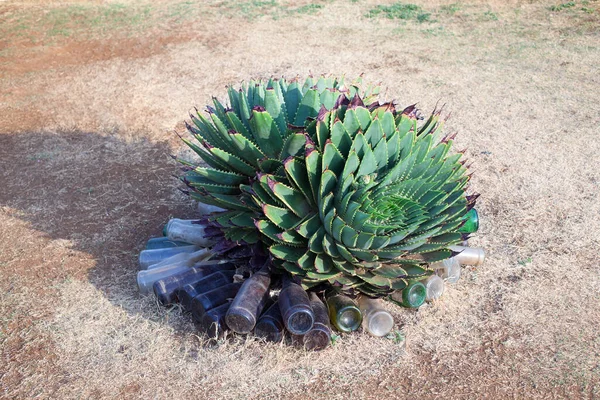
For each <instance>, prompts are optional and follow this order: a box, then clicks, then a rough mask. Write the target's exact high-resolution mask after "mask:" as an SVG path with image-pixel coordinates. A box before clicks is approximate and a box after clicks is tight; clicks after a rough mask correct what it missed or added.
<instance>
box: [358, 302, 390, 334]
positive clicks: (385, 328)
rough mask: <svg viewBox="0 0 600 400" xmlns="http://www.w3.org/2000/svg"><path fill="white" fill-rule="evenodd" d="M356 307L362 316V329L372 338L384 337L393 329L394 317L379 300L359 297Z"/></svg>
mask: <svg viewBox="0 0 600 400" xmlns="http://www.w3.org/2000/svg"><path fill="white" fill-rule="evenodd" d="M358 307H359V308H360V311H361V312H362V315H363V327H364V328H365V329H366V330H367V332H369V333H370V334H371V335H373V336H385V335H387V334H388V333H390V332H391V330H392V328H393V327H394V317H392V314H390V313H389V312H387V311H386V310H385V309H384V308H383V305H382V304H381V300H380V299H373V298H370V297H368V296H364V295H361V296H360V297H359V298H358Z"/></svg>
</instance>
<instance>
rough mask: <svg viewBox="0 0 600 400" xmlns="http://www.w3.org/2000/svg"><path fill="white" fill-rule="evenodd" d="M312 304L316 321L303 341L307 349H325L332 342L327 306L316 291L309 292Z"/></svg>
mask: <svg viewBox="0 0 600 400" xmlns="http://www.w3.org/2000/svg"><path fill="white" fill-rule="evenodd" d="M309 298H310V306H311V307H312V310H313V312H314V313H315V323H314V324H313V327H312V328H311V330H310V331H308V332H306V334H305V335H304V337H303V339H302V342H303V344H304V348H305V349H306V350H314V351H318V350H323V349H324V348H326V347H327V346H329V344H330V343H331V325H330V324H329V313H328V311H327V306H325V304H323V302H322V301H321V300H320V299H319V297H318V296H317V294H316V293H314V292H311V293H310V294H309Z"/></svg>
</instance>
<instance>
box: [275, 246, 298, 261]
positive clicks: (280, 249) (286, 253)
mask: <svg viewBox="0 0 600 400" xmlns="http://www.w3.org/2000/svg"><path fill="white" fill-rule="evenodd" d="M269 251H270V252H271V254H272V255H273V257H275V258H279V259H280V260H284V261H289V262H291V263H295V262H296V261H297V260H298V259H299V258H300V257H301V256H302V255H303V254H304V252H305V250H303V249H301V248H300V247H293V246H287V245H285V244H274V245H272V246H271V247H269Z"/></svg>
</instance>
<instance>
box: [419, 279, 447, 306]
mask: <svg viewBox="0 0 600 400" xmlns="http://www.w3.org/2000/svg"><path fill="white" fill-rule="evenodd" d="M421 282H423V285H425V292H426V293H425V301H434V300H437V299H439V298H440V297H442V294H444V280H443V279H442V278H440V277H439V276H438V275H430V276H429V277H428V278H427V279H425V280H423V281H421Z"/></svg>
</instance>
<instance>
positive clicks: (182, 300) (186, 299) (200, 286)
mask: <svg viewBox="0 0 600 400" xmlns="http://www.w3.org/2000/svg"><path fill="white" fill-rule="evenodd" d="M234 274H235V271H219V272H214V273H212V274H210V275H208V276H206V277H204V278H202V279H200V280H199V281H198V282H195V283H188V284H187V285H183V286H182V287H180V288H179V289H177V290H175V296H176V297H177V301H178V303H179V304H181V305H182V306H183V308H184V309H185V310H186V311H189V310H190V308H191V306H192V299H193V298H194V297H196V296H198V295H200V294H202V293H206V292H209V291H211V290H213V289H216V288H221V287H223V286H225V285H228V284H230V283H232V282H233V275H234Z"/></svg>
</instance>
